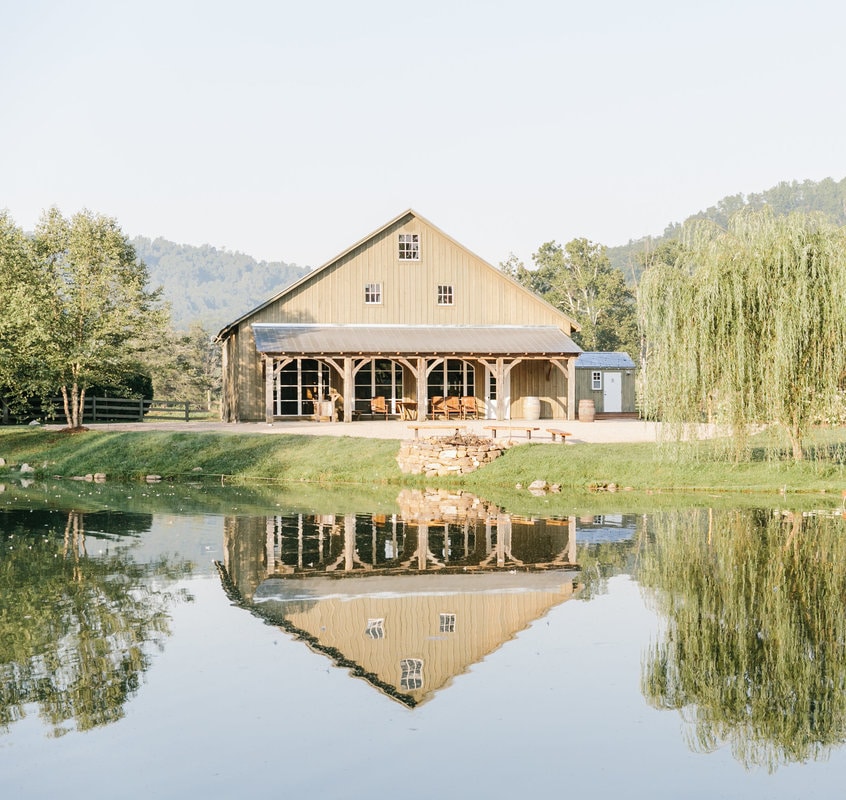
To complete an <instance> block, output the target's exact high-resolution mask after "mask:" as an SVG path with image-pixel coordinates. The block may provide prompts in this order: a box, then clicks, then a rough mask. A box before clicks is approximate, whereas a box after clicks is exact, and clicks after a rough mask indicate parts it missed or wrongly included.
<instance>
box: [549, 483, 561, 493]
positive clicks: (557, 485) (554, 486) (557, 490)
mask: <svg viewBox="0 0 846 800" xmlns="http://www.w3.org/2000/svg"><path fill="white" fill-rule="evenodd" d="M549 491H550V492H554V493H555V494H560V493H561V484H560V483H553V484H551V485H550V487H549Z"/></svg>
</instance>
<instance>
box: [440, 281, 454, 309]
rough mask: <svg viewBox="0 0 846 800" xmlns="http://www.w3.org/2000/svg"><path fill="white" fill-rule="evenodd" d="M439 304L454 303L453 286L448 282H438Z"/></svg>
mask: <svg viewBox="0 0 846 800" xmlns="http://www.w3.org/2000/svg"><path fill="white" fill-rule="evenodd" d="M438 305H439V306H451V305H452V286H450V285H448V284H446V283H439V284H438Z"/></svg>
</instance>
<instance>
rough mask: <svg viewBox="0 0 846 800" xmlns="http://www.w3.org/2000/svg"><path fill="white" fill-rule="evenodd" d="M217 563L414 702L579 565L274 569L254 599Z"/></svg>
mask: <svg viewBox="0 0 846 800" xmlns="http://www.w3.org/2000/svg"><path fill="white" fill-rule="evenodd" d="M218 568H219V569H220V571H221V578H222V580H223V583H224V587H225V588H226V589H227V591H228V592H229V593H230V596H233V599H236V602H238V604H239V605H241V606H242V607H244V608H248V609H249V610H250V611H252V613H253V614H255V615H257V616H259V617H261V618H263V619H264V620H266V621H267V622H270V623H272V624H275V625H279V626H280V627H282V628H283V629H284V630H286V631H288V632H290V633H292V634H293V635H294V636H296V637H297V638H299V639H302V640H303V641H305V642H306V643H307V644H308V645H309V647H311V648H312V649H313V650H315V651H317V652H320V653H323V654H324V655H327V656H329V657H330V658H331V659H332V660H333V661H334V662H335V663H336V664H337V665H338V666H341V667H344V668H346V669H349V670H350V672H351V673H352V674H353V675H355V676H357V677H362V678H364V679H365V680H367V681H368V683H370V684H371V685H372V686H374V687H375V688H377V689H379V690H380V691H382V692H384V693H385V694H386V695H387V696H389V697H391V698H392V699H394V700H396V701H398V702H400V703H402V704H403V705H406V706H408V707H409V708H413V707H415V706H417V705H419V704H420V703H422V702H425V701H426V700H428V699H430V698H431V697H432V696H433V695H434V694H435V692H437V691H438V690H439V689H442V688H444V687H445V686H448V685H449V684H450V682H451V681H452V679H453V678H454V677H455V676H456V675H460V674H461V673H463V672H465V671H466V670H467V669H468V668H469V667H470V666H471V665H472V664H474V663H476V662H478V661H481V660H482V659H483V658H484V657H485V656H487V655H488V654H489V653H491V652H493V651H494V650H496V649H498V648H499V647H501V646H502V644H503V643H504V642H506V641H508V640H510V639H512V638H513V637H514V636H515V635H516V634H517V633H519V632H520V631H521V630H523V629H525V628H527V627H528V626H529V625H530V624H532V622H534V621H535V620H536V619H539V618H540V617H542V616H544V614H546V613H547V612H548V611H549V609H550V608H552V607H554V606H557V605H559V604H561V603H563V602H565V601H566V600H568V599H570V598H571V597H573V596H574V594H576V593H577V591H578V589H577V585H576V584H575V582H574V581H575V578H576V576H577V575H578V571H577V570H548V571H544V572H513V573H512V572H510V571H501V572H499V573H481V574H479V573H476V574H472V575H461V574H449V575H443V574H432V573H426V574H419V575H417V574H415V575H404V576H400V575H391V576H389V575H382V576H372V577H369V578H364V577H362V578H358V577H347V578H344V579H343V580H334V579H332V578H311V579H299V580H297V579H290V578H289V579H279V578H267V579H265V580H264V581H262V583H261V584H260V585H259V586H258V588H257V590H256V592H255V601H254V602H253V603H249V602H246V601H244V600H243V598H240V597H237V596H236V592H237V590H235V588H234V587H233V586H232V584H231V582H230V581H229V579H228V575H227V574H226V573H225V569H224V568H223V565H221V564H218ZM444 618H447V619H446V621H445V619H444ZM371 623H374V624H377V626H376V628H375V631H377V632H376V633H374V629H373V628H371ZM445 625H446V627H444V626H445ZM409 664H414V665H415V668H416V669H417V670H418V672H417V673H415V676H414V677H415V679H414V680H413V681H407V680H406V679H405V674H404V669H405V667H406V666H407V665H409Z"/></svg>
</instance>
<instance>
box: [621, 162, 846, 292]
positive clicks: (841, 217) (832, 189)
mask: <svg viewBox="0 0 846 800" xmlns="http://www.w3.org/2000/svg"><path fill="white" fill-rule="evenodd" d="M745 206H751V207H752V208H763V207H764V206H770V207H771V208H772V209H773V211H774V212H775V213H776V214H789V213H790V212H791V211H805V212H809V211H819V212H822V213H824V214H826V215H828V216H829V217H831V219H832V220H834V222H836V223H837V224H838V225H846V178H844V179H843V180H841V181H839V182H838V181H835V180H833V179H832V178H825V179H823V180H821V181H810V180H806V181H802V182H801V183H799V182H798V181H782V182H781V183H779V184H778V185H776V186H773V187H772V188H771V189H766V190H764V191H762V192H754V193H752V194H748V195H743V194H733V195H727V196H726V197H724V198H723V199H722V200H720V201H719V202H718V203H717V204H716V205H713V206H711V207H709V208H706V209H705V210H704V211H699V212H697V213H696V214H691V216H689V217H688V218H687V219H686V220H685V221H684V222H683V223H677V222H672V223H670V224H669V225H667V227H666V228H665V229H664V233H663V234H662V235H660V236H644V237H642V238H640V239H635V240H631V241H629V242H628V244H625V245H621V246H619V247H609V248H608V257H609V258H610V259H611V264H612V265H613V266H614V267H617V269H619V270H622V272H623V274H624V275H625V276H626V280H627V281H629V282H630V283H632V282H635V281H637V280H638V279H639V278H640V273H641V272H642V269H643V268H642V266H641V264H640V261H639V256H640V255H641V254H643V253H644V252H647V251H652V250H654V249H655V248H656V247H657V246H658V245H660V244H661V243H662V242H666V241H670V240H671V239H676V238H678V236H679V234H680V233H681V229H682V227H683V226H684V224H685V223H687V222H690V221H692V220H696V219H709V220H711V221H713V222H715V223H716V224H718V225H725V224H726V223H727V222H728V218H729V217H730V216H731V215H732V214H733V213H735V212H736V211H739V210H740V209H741V208H744V207H745Z"/></svg>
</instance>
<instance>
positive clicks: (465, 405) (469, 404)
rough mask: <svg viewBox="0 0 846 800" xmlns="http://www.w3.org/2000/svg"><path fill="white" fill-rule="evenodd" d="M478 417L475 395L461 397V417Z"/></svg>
mask: <svg viewBox="0 0 846 800" xmlns="http://www.w3.org/2000/svg"><path fill="white" fill-rule="evenodd" d="M471 417H472V418H473V419H479V410H478V408H477V407H476V398H475V397H462V398H461V418H462V419H470V418H471Z"/></svg>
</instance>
